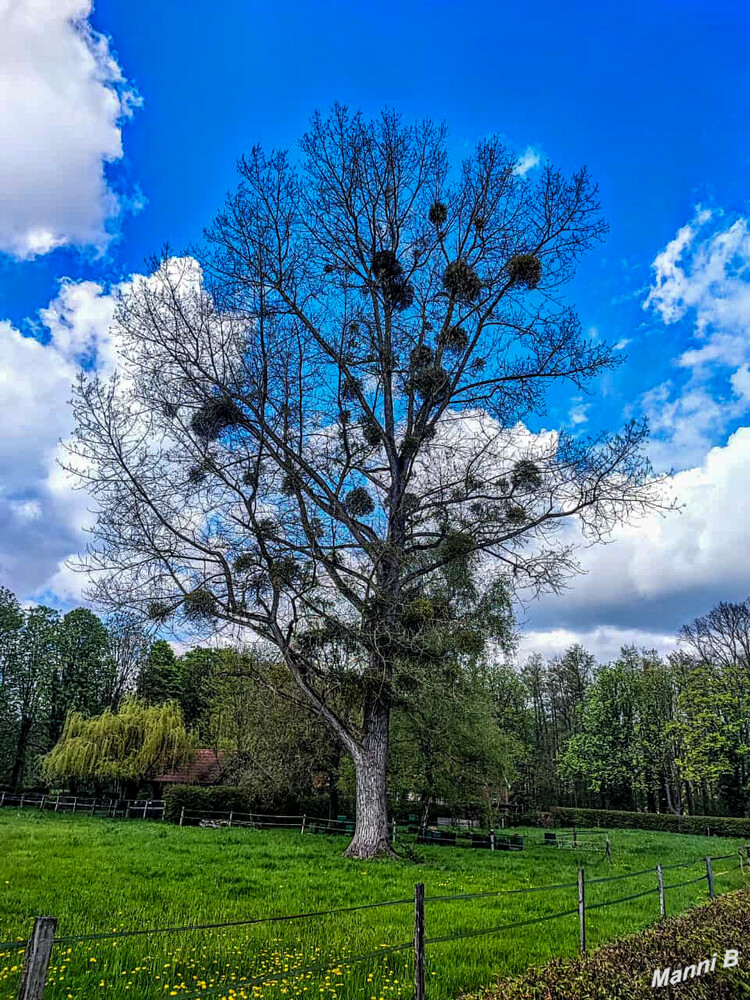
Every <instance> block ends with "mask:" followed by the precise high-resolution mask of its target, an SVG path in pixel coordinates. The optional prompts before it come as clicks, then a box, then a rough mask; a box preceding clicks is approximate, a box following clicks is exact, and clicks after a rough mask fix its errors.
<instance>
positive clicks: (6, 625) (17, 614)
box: [0, 587, 24, 782]
mask: <svg viewBox="0 0 750 1000" xmlns="http://www.w3.org/2000/svg"><path fill="white" fill-rule="evenodd" d="M23 625H24V614H23V611H22V610H21V606H20V604H19V603H18V599H17V598H16V596H15V594H13V593H11V591H10V590H8V589H7V588H6V587H0V782H7V781H9V780H10V775H11V767H12V762H13V757H14V750H15V747H16V742H17V739H18V719H17V716H16V712H15V710H14V707H13V703H12V699H11V672H12V670H13V666H14V662H15V657H16V655H17V653H18V643H19V640H20V637H21V630H22V629H23Z"/></svg>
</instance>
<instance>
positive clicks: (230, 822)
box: [229, 809, 234, 826]
mask: <svg viewBox="0 0 750 1000" xmlns="http://www.w3.org/2000/svg"><path fill="white" fill-rule="evenodd" d="M233 816H234V809H230V810H229V825H230V826H231V825H232V817H233Z"/></svg>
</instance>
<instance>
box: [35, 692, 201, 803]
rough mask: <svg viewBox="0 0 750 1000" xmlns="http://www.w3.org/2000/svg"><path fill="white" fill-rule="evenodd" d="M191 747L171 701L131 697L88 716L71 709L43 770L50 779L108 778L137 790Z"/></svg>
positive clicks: (179, 712) (181, 760)
mask: <svg viewBox="0 0 750 1000" xmlns="http://www.w3.org/2000/svg"><path fill="white" fill-rule="evenodd" d="M194 752H195V743H194V740H193V739H192V737H191V736H190V735H189V734H188V732H187V730H186V728H185V722H184V719H183V717H182V710H181V709H180V707H179V706H178V705H177V704H176V703H175V702H173V701H172V702H167V703H165V704H162V705H147V704H146V703H145V702H144V701H141V700H140V699H138V698H134V697H129V698H125V699H124V700H123V702H122V705H121V706H120V708H119V710H118V711H116V712H113V711H111V710H110V709H107V710H106V711H104V712H102V714H101V715H96V716H92V717H90V718H87V717H86V716H84V715H82V714H81V713H80V712H70V713H69V714H68V717H67V719H66V721H65V727H64V729H63V733H62V736H61V737H60V741H59V742H58V743H57V745H56V746H55V747H54V748H53V749H52V750H51V751H50V753H48V754H47V756H46V757H45V758H44V761H43V772H44V774H45V775H46V777H47V778H49V779H51V780H63V781H71V780H72V781H82V782H88V783H89V784H99V783H104V782H112V783H114V784H115V786H116V787H117V788H118V790H123V789H124V790H128V789H133V790H135V789H137V788H138V786H140V785H141V784H143V783H144V782H147V781H150V780H153V779H154V778H155V777H156V776H157V775H158V774H163V773H165V772H167V771H171V770H174V769H175V768H177V767H180V766H181V765H182V764H185V763H187V762H188V761H189V760H190V759H191V758H192V756H193V755H194Z"/></svg>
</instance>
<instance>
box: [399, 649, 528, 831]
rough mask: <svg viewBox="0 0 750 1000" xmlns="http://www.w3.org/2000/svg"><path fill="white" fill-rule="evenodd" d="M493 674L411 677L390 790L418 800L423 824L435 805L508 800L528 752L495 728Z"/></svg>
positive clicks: (473, 670) (458, 671) (486, 806)
mask: <svg viewBox="0 0 750 1000" xmlns="http://www.w3.org/2000/svg"><path fill="white" fill-rule="evenodd" d="M491 673H492V671H491V670H490V669H489V668H487V667H484V666H480V665H477V666H473V667H470V668H463V669H462V668H461V667H456V668H455V669H454V670H453V671H449V670H443V671H431V670H424V671H421V672H419V674H417V675H416V676H414V675H412V676H411V677H410V680H409V683H408V690H409V693H408V695H404V696H403V699H402V701H401V702H400V703H399V704H398V705H397V706H396V708H395V710H394V714H393V727H392V734H391V740H392V747H393V750H392V754H391V770H390V779H389V783H390V787H391V790H392V792H393V793H395V794H396V795H399V796H400V797H401V798H402V799H403V800H404V801H407V802H408V801H409V800H410V797H411V796H412V795H415V794H416V795H417V796H418V797H419V813H420V821H421V822H422V823H426V822H427V820H428V817H429V814H430V810H431V809H432V808H433V807H434V806H435V805H436V804H437V803H438V802H440V803H442V804H444V805H445V806H448V807H462V806H466V805H474V806H475V807H476V806H481V808H482V812H483V814H484V816H485V817H491V816H492V815H493V813H492V805H493V803H494V802H495V801H496V800H498V799H505V798H506V797H507V791H508V789H509V788H510V786H511V784H512V782H513V779H514V778H515V773H516V765H517V762H518V760H519V759H520V758H521V756H522V753H523V749H522V747H521V745H520V744H519V742H518V741H517V740H516V739H515V738H514V737H513V736H512V735H511V734H509V733H507V732H505V731H504V730H503V729H502V728H501V727H500V726H499V725H498V716H497V712H496V706H495V701H494V697H493V688H492V679H491Z"/></svg>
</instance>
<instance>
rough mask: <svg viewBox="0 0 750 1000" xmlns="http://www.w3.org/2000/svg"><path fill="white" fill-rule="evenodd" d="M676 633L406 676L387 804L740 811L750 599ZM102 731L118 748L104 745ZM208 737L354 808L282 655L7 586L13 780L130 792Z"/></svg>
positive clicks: (4, 755) (226, 756)
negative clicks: (62, 607)
mask: <svg viewBox="0 0 750 1000" xmlns="http://www.w3.org/2000/svg"><path fill="white" fill-rule="evenodd" d="M680 635H681V639H682V640H683V641H682V643H681V648H680V651H679V652H676V653H674V654H672V655H670V656H668V657H662V656H659V655H658V654H657V653H656V652H654V651H647V650H637V649H635V648H634V647H629V648H628V647H625V648H623V649H622V651H621V653H620V655H619V656H618V657H617V659H615V660H614V661H612V662H609V663H606V664H598V663H597V662H596V660H595V658H594V656H593V655H592V654H591V653H589V652H587V651H586V650H585V649H584V648H583V647H581V646H579V645H576V646H572V647H571V648H570V649H568V650H567V652H566V653H565V654H564V655H562V656H556V657H552V658H551V659H547V660H545V659H544V658H542V657H541V656H539V655H534V656H531V657H529V658H528V660H527V661H526V662H525V663H524V664H523V665H522V666H518V665H516V664H515V663H514V662H513V658H512V656H511V655H508V654H509V652H510V646H509V647H508V649H506V651H505V653H502V652H499V651H498V650H497V649H496V650H495V651H494V654H490V655H487V654H486V653H483V654H481V655H477V656H476V657H475V658H474V660H473V661H471V662H468V663H467V661H465V660H463V659H462V660H461V661H459V660H456V661H455V662H453V663H450V664H444V665H443V667H442V668H441V669H440V670H435V669H433V668H430V667H428V666H425V668H424V669H423V670H422V671H417V672H413V674H412V676H411V679H410V682H409V684H408V685H407V686H406V688H405V694H404V696H403V697H402V699H401V700H400V701H399V703H398V704H397V706H396V709H395V711H394V716H393V719H392V724H391V743H392V754H391V760H390V766H389V776H388V784H389V795H390V798H391V802H392V804H393V805H397V806H398V807H399V808H401V809H403V810H407V809H408V811H410V812H419V814H420V816H421V817H422V818H423V819H425V820H426V819H427V818H428V817H429V816H430V814H431V813H434V811H435V809H436V808H437V807H438V806H439V807H440V810H441V811H444V810H445V809H448V810H450V809H451V808H455V809H459V808H463V807H465V806H469V807H470V808H474V809H475V810H481V811H483V812H484V813H485V814H492V812H493V809H492V807H493V804H494V803H497V801H498V800H505V799H511V800H515V801H517V802H518V803H519V804H520V805H521V806H522V807H523V808H524V809H545V808H547V807H549V806H551V805H555V804H557V805H572V806H583V807H601V808H609V809H612V808H614V809H618V808H619V809H636V810H644V811H651V812H655V811H661V812H667V811H670V810H671V811H672V812H674V813H682V812H688V813H693V814H699V813H700V814H726V815H743V814H747V812H748V807H749V804H750V803H749V789H748V756H749V755H750V660H749V659H748V651H749V650H750V601H745V602H743V603H739V604H731V603H722V604H720V605H718V606H717V608H715V609H713V611H711V612H710V613H709V614H708V615H706V616H704V617H702V618H698V619H696V620H695V621H694V622H692V623H691V624H690V625H688V626H685V627H684V628H683V629H682V630H681V634H680ZM336 710H337V712H339V713H340V714H341V715H342V717H346V716H347V714H352V713H354V712H355V711H356V694H355V693H353V692H351V691H347V690H346V689H345V688H342V690H340V691H339V692H338V693H337V695H336ZM66 719H67V720H68V724H67V726H66ZM87 725H88V727H89V728H88V729H87V728H86V726H87ZM139 726H140V727H141V728H140V729H139V728H138V727H139ZM120 732H122V733H129V734H130V743H128V739H127V738H126V737H125V736H123V737H120V736H118V735H117V734H118V733H120ZM148 734H150V735H148ZM118 739H120V740H121V742H119V743H118V742H117V740H118ZM105 744H106V745H107V747H108V751H107V752H108V754H109V757H107V756H106V755H105V754H104V753H103V752H102V753H101V754H99V755H98V756H97V751H96V747H97V746H100V747H103V746H104V745H105ZM143 746H147V747H149V748H150V754H151V756H150V757H149V758H148V759H146V758H145V757H144V755H143V752H142V747H143ZM112 747H115V748H116V749H115V750H113V749H112ZM197 747H211V748H214V749H216V750H219V751H222V760H223V764H224V780H225V781H227V782H229V783H232V784H237V785H241V786H244V787H246V788H248V790H249V791H251V792H252V793H253V794H254V795H255V796H256V797H257V799H258V801H259V802H266V803H268V804H269V805H272V804H273V803H274V802H287V803H289V802H295V801H302V800H303V799H309V798H310V797H313V796H317V797H320V798H321V799H325V800H326V801H327V804H328V808H329V811H330V812H331V813H332V814H336V813H337V812H338V811H339V810H340V809H342V808H351V805H352V799H353V795H354V776H353V773H352V767H351V762H350V761H349V760H348V758H347V757H346V755H345V754H344V753H343V751H342V748H341V744H340V742H339V741H338V740H337V739H336V738H335V735H334V734H332V733H331V731H330V728H329V727H328V726H326V724H325V722H324V721H322V720H321V719H320V718H319V717H317V716H316V715H315V714H314V713H313V712H312V711H311V710H310V708H309V706H308V705H307V704H306V703H305V702H304V701H301V700H299V698H298V697H297V696H296V694H295V691H294V688H293V685H292V683H291V681H290V680H289V676H288V673H287V672H286V671H285V670H284V668H283V665H281V664H279V663H278V662H276V661H275V660H274V658H273V656H270V655H268V654H267V653H264V651H263V650H261V649H258V650H255V651H252V652H248V651H245V652H240V651H238V650H237V649H233V648H226V647H225V648H205V647H199V648H195V649H190V650H188V651H187V652H185V653H183V654H182V655H179V656H178V655H176V654H175V652H174V650H173V648H172V646H171V645H170V643H168V642H166V641H165V640H163V639H156V640H154V639H151V638H149V636H147V635H146V634H145V633H144V632H143V631H142V630H141V628H140V627H139V626H138V625H137V624H136V623H135V622H134V621H133V620H130V619H127V618H123V617H115V618H110V619H107V620H105V621H103V620H101V619H100V618H98V617H97V616H96V615H95V614H94V613H93V612H92V611H90V610H88V609H86V608H76V609H75V610H73V611H69V612H68V613H67V614H61V613H59V612H57V611H55V610H53V609H51V608H48V607H44V606H41V605H40V606H35V607H27V608H22V607H21V606H20V604H19V602H18V600H17V599H16V598H15V596H14V595H13V594H12V593H10V591H8V590H2V591H0V784H3V785H6V786H22V785H26V786H29V785H32V784H34V783H38V782H39V781H40V780H44V777H45V776H46V777H47V778H48V779H50V780H52V781H53V783H56V784H58V785H62V786H65V787H72V788H76V787H80V788H87V789H88V790H93V791H103V790H105V789H107V788H109V789H112V788H115V787H116V788H117V789H118V790H119V791H124V790H127V789H128V788H129V789H130V790H131V791H132V794H135V792H136V791H137V788H138V786H139V785H141V786H143V787H147V785H148V781H149V780H152V779H153V778H154V777H155V776H156V774H157V772H158V773H161V772H160V771H159V769H160V768H161V770H162V771H163V770H169V769H170V765H173V764H175V762H180V761H185V760H187V759H189V755H190V752H191V751H192V750H193V749H195V748H197ZM53 748H55V751H54V753H53V754H52V755H51V756H49V757H47V767H46V771H45V768H44V764H43V761H44V758H45V755H49V754H50V751H52V750H53ZM84 748H85V749H84ZM92 748H93V749H92ZM113 753H114V754H115V755H117V754H119V755H120V761H119V765H120V766H119V767H115V766H114V764H113V761H112V754H113ZM170 755H171V756H170ZM50 765H52V766H51V767H50Z"/></svg>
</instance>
